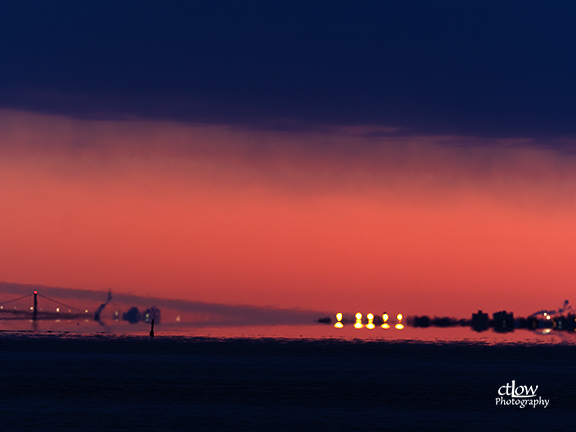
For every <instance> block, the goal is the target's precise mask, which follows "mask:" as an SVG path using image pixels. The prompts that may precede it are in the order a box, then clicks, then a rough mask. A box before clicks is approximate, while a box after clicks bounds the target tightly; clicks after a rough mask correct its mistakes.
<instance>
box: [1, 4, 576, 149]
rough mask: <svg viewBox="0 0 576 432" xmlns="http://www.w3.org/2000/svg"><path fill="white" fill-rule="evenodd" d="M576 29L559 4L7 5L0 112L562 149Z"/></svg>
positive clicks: (574, 10)
mask: <svg viewBox="0 0 576 432" xmlns="http://www.w3.org/2000/svg"><path fill="white" fill-rule="evenodd" d="M574 22H576V3H574V2H568V1H565V2H536V1H527V0H523V1H506V2H501V1H487V0H482V1H471V2H462V1H435V2H430V1H424V0H421V1H410V2H407V1H365V2H354V1H317V2H308V1H306V2H304V1H273V2H270V1H250V2H238V1H215V2H188V1H172V2H157V1H144V0H138V1H117V0H114V1H102V0H100V1H90V0H85V1H82V2H78V1H71V0H70V1H56V0H55V1H50V2H46V1H27V2H21V1H5V2H3V3H2V5H1V6H0V56H1V58H2V62H1V65H0V107H3V108H9V109H21V110H32V111H38V112H45V113H56V114H65V115H70V116H75V117H81V118H112V119H115V118H154V119H168V120H176V121H184V122H188V123H226V124H238V125H242V126H249V127H267V128H294V127H295V128H315V127H319V126H321V125H373V126H386V127H394V128H400V130H401V133H403V134H408V135H409V134H453V135H454V134H455V135H468V136H485V137H494V136H497V137H506V136H514V137H531V138H546V137H556V138H557V137H562V136H570V135H573V134H575V133H576V122H574V121H573V119H574V118H575V117H576V104H574V103H573V101H574V100H575V99H576V80H574V76H576V26H575V25H574Z"/></svg>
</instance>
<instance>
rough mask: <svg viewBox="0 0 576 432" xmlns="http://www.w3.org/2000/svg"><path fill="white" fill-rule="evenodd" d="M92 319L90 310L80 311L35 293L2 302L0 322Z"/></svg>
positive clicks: (0, 304)
mask: <svg viewBox="0 0 576 432" xmlns="http://www.w3.org/2000/svg"><path fill="white" fill-rule="evenodd" d="M79 318H84V319H88V318H90V312H89V311H88V309H79V308H77V307H74V306H70V305H67V304H65V303H62V302H59V301H57V300H54V299H51V298H49V297H46V296H44V295H42V294H39V293H38V291H34V292H33V293H31V294H28V295H25V296H22V297H18V298H15V299H12V300H8V301H4V302H0V320H31V321H37V320H72V319H79Z"/></svg>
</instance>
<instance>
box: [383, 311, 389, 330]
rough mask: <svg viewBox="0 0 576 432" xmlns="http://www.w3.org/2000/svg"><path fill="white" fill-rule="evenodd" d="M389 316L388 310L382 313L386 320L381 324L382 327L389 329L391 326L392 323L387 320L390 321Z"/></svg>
mask: <svg viewBox="0 0 576 432" xmlns="http://www.w3.org/2000/svg"><path fill="white" fill-rule="evenodd" d="M388 318H389V317H388V314H387V313H386V312H384V313H383V314H382V319H383V320H384V324H382V325H381V327H382V328H383V329H389V328H390V324H388V322H387V321H388Z"/></svg>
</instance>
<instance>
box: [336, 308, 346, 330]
mask: <svg viewBox="0 0 576 432" xmlns="http://www.w3.org/2000/svg"><path fill="white" fill-rule="evenodd" d="M334 327H336V328H342V327H344V324H342V314H341V313H340V312H338V313H337V314H336V324H334Z"/></svg>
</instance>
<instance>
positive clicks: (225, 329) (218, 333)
mask: <svg viewBox="0 0 576 432" xmlns="http://www.w3.org/2000/svg"><path fill="white" fill-rule="evenodd" d="M149 330H150V328H149V325H148V324H145V323H140V324H135V325H132V324H128V323H114V324H111V325H107V326H100V325H98V323H96V322H94V321H68V322H56V321H38V322H37V323H36V324H34V323H32V322H27V321H9V320H5V321H0V332H10V333H12V332H20V331H22V332H27V333H28V332H35V333H37V334H39V335H40V334H43V333H49V334H54V333H57V334H58V333H68V334H80V335H83V334H84V335H89V334H109V335H139V336H146V335H148V332H149ZM154 330H155V337H156V338H161V337H163V336H191V337H210V338H278V339H342V340H349V341H407V342H409V341H414V342H468V343H482V344H500V343H524V344H557V343H567V344H575V343H576V332H574V331H572V332H568V331H548V332H546V331H543V330H540V331H529V330H524V329H517V330H515V331H513V332H509V333H497V332H494V331H493V330H488V331H484V332H475V331H473V330H471V329H470V328H468V327H449V328H437V327H429V328H414V327H410V326H404V327H403V328H402V329H398V328H395V327H394V326H390V328H382V327H380V326H376V328H374V329H368V328H366V327H363V328H359V329H357V328H354V326H353V325H345V326H344V327H343V328H335V327H334V325H332V324H312V325H277V326H237V327H231V326H213V327H206V326H203V327H195V326H194V325H192V324H186V323H174V324H172V323H168V324H157V325H156V326H155V329H154Z"/></svg>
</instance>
